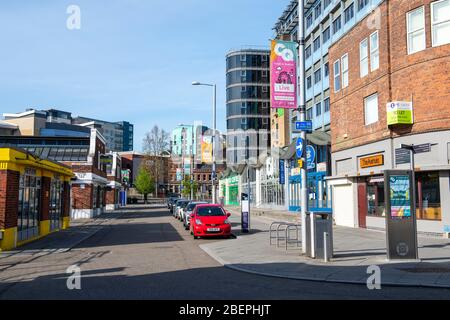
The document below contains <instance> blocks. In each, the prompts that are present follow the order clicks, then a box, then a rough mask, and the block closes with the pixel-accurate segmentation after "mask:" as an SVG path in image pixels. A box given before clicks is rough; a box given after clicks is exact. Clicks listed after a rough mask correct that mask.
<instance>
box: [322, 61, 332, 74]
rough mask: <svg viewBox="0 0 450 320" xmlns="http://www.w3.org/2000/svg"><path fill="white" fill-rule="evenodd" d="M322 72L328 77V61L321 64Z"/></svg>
mask: <svg viewBox="0 0 450 320" xmlns="http://www.w3.org/2000/svg"><path fill="white" fill-rule="evenodd" d="M323 69H324V71H323V73H324V75H325V77H328V75H329V74H330V66H329V65H328V62H327V63H325V64H324V66H323Z"/></svg>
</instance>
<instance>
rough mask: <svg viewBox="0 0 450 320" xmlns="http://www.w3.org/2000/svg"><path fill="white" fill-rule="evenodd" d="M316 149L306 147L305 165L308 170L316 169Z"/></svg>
mask: <svg viewBox="0 0 450 320" xmlns="http://www.w3.org/2000/svg"><path fill="white" fill-rule="evenodd" d="M315 160H316V149H314V147H313V146H310V145H308V146H307V147H306V164H307V166H308V170H309V169H314V168H315V167H316V163H315Z"/></svg>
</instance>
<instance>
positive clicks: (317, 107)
mask: <svg viewBox="0 0 450 320" xmlns="http://www.w3.org/2000/svg"><path fill="white" fill-rule="evenodd" d="M321 114H322V103H320V102H319V103H316V117H318V116H320V115H321Z"/></svg>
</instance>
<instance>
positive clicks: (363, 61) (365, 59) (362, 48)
mask: <svg viewBox="0 0 450 320" xmlns="http://www.w3.org/2000/svg"><path fill="white" fill-rule="evenodd" d="M359 72H360V75H361V78H363V77H365V76H367V75H368V74H369V54H368V43H367V39H364V40H363V41H361V43H360V44H359Z"/></svg>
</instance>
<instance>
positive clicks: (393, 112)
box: [386, 101, 414, 126]
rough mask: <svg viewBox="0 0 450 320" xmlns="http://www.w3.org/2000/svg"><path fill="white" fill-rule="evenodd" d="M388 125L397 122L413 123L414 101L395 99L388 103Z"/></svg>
mask: <svg viewBox="0 0 450 320" xmlns="http://www.w3.org/2000/svg"><path fill="white" fill-rule="evenodd" d="M386 111H387V125H388V126H391V125H395V124H413V123H414V116H413V105H412V102H405V101H394V102H389V103H388V104H387V105H386Z"/></svg>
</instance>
